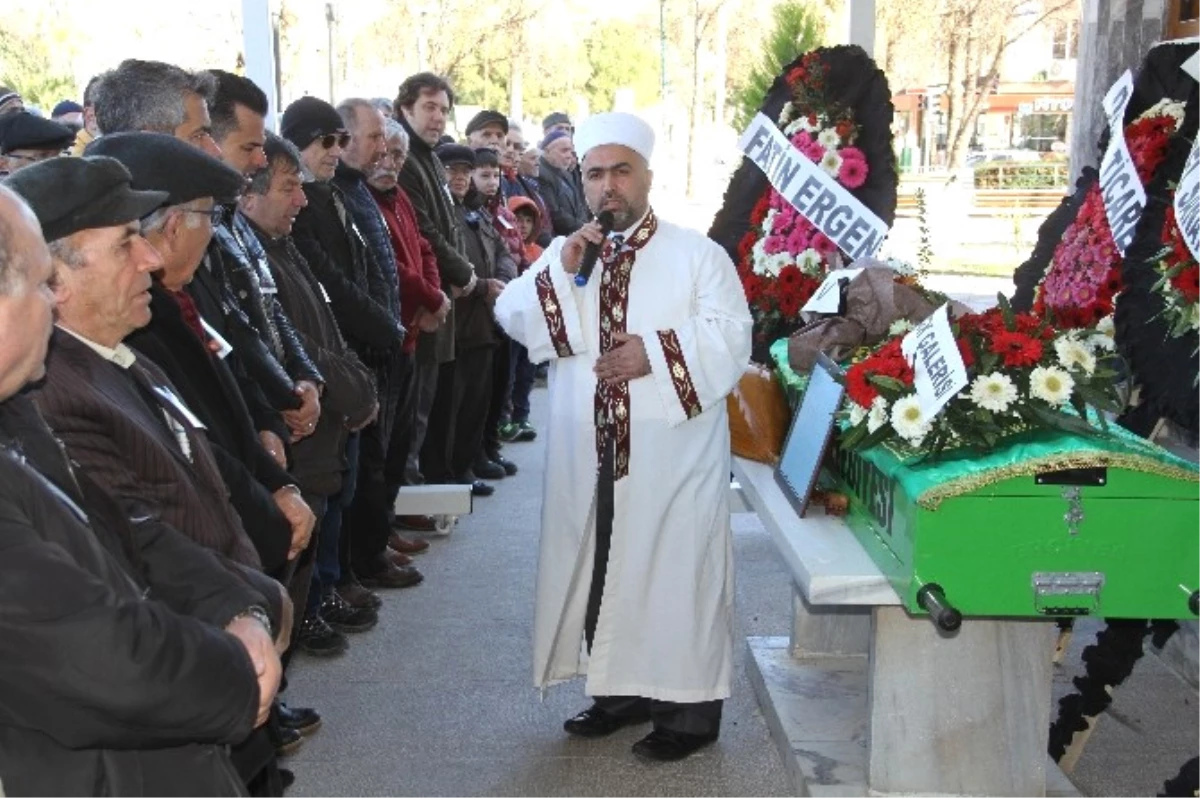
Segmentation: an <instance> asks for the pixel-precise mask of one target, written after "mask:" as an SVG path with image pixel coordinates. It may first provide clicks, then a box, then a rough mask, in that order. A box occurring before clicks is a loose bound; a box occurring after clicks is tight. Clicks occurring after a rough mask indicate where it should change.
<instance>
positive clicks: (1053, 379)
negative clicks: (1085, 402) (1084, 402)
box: [1029, 366, 1075, 407]
mask: <svg viewBox="0 0 1200 798" xmlns="http://www.w3.org/2000/svg"><path fill="white" fill-rule="evenodd" d="M1074 389H1075V380H1073V379H1071V375H1070V374H1068V373H1067V372H1065V371H1063V370H1062V369H1056V368H1054V367H1053V366H1049V367H1046V366H1038V367H1037V368H1035V369H1034V370H1033V371H1031V372H1030V373H1029V395H1030V396H1032V397H1033V398H1034V399H1041V400H1042V401H1044V402H1048V403H1050V404H1052V405H1054V406H1055V407H1058V406H1060V405H1063V404H1066V402H1067V400H1068V399H1070V398H1071V391H1072V390H1074Z"/></svg>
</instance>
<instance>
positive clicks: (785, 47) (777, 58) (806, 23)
mask: <svg viewBox="0 0 1200 798" xmlns="http://www.w3.org/2000/svg"><path fill="white" fill-rule="evenodd" d="M824 35H825V32H824V26H823V25H822V23H821V17H820V15H819V12H817V11H815V10H814V9H813V7H812V5H811V4H810V3H806V2H803V1H802V0H786V2H783V3H780V4H779V5H777V6H776V7H775V10H774V26H773V27H772V29H771V35H770V36H769V37H768V38H767V40H766V42H764V44H765V47H764V50H763V55H762V59H761V60H760V61H759V63H758V65H757V66H756V67H755V68H754V69H753V70H752V71H751V72H750V74H749V75H748V76H747V77H746V79H745V81H744V82H743V83H742V84H741V85H740V86H738V87H737V88H736V89H735V90H734V92H733V101H732V103H731V105H732V106H733V109H734V120H733V124H734V127H735V128H737V129H739V130H741V129H743V128H745V127H746V125H748V124H750V120H751V119H753V118H754V115H755V114H756V113H758V109H759V108H760V107H761V106H762V103H763V99H764V98H765V97H766V96H767V91H768V90H769V89H770V88H771V84H772V83H773V82H774V81H775V78H776V77H778V75H779V73H780V72H781V71H783V67H784V66H785V65H787V64H788V63H790V62H791V61H792V60H794V59H795V58H796V56H798V55H800V54H801V53H805V52H808V51H809V50H811V49H813V48H814V47H819V46H820V45H821V42H822V40H823V38H824Z"/></svg>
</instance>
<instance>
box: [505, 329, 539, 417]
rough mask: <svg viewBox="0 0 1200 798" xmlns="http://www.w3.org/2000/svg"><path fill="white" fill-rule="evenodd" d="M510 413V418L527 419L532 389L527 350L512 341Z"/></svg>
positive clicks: (531, 369)
mask: <svg viewBox="0 0 1200 798" xmlns="http://www.w3.org/2000/svg"><path fill="white" fill-rule="evenodd" d="M511 360H512V363H511V369H510V370H511V371H512V413H511V416H510V420H512V421H514V422H516V423H518V424H519V423H521V422H522V421H528V420H529V394H530V392H531V391H532V390H533V378H534V371H535V369H534V366H533V364H532V363H530V362H529V350H528V349H526V348H525V347H524V346H522V345H521V344H519V343H517V342H516V341H513V342H512V356H511Z"/></svg>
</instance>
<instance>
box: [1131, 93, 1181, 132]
mask: <svg viewBox="0 0 1200 798" xmlns="http://www.w3.org/2000/svg"><path fill="white" fill-rule="evenodd" d="M1185 108H1186V104H1185V103H1182V102H1179V101H1178V100H1172V99H1171V98H1169V97H1164V98H1162V99H1161V100H1159V101H1158V102H1157V103H1155V104H1154V105H1153V106H1151V107H1150V108H1149V110H1147V111H1146V112H1145V113H1143V114H1142V115H1141V116H1139V117H1138V119H1150V118H1152V117H1155V116H1169V117H1171V118H1173V119H1174V120H1175V124H1176V126H1178V125H1180V124H1181V123H1182V122H1183V116H1184V109H1185Z"/></svg>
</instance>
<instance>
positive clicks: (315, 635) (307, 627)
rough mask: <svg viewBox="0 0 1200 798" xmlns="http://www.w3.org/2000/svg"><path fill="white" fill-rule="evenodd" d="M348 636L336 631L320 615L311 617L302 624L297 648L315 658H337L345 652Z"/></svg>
mask: <svg viewBox="0 0 1200 798" xmlns="http://www.w3.org/2000/svg"><path fill="white" fill-rule="evenodd" d="M348 645H349V643H348V642H347V640H346V636H345V635H343V634H342V633H341V632H339V631H337V630H336V629H334V628H333V627H332V626H330V625H329V624H327V623H325V621H324V620H323V619H322V618H321V616H320V615H310V616H308V617H307V618H305V619H304V620H303V621H302V622H301V623H300V634H299V635H297V636H296V647H297V648H299V649H300V650H301V651H303V652H304V653H305V654H311V655H312V656H314V657H335V656H337V655H338V654H341V653H343V652H345V650H346V647H347V646H348Z"/></svg>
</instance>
